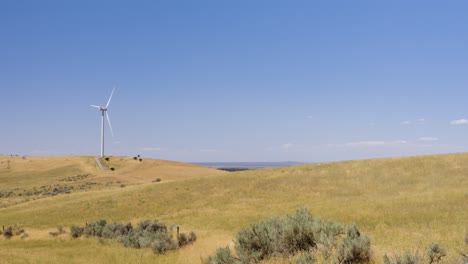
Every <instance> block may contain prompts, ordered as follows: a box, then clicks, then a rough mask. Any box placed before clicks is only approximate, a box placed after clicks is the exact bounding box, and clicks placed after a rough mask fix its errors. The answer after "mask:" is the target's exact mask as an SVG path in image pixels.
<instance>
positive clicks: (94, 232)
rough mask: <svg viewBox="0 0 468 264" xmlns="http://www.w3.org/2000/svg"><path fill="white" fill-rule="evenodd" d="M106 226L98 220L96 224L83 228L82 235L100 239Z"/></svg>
mask: <svg viewBox="0 0 468 264" xmlns="http://www.w3.org/2000/svg"><path fill="white" fill-rule="evenodd" d="M106 225H107V222H106V220H104V219H99V220H97V221H96V222H91V223H89V224H88V225H87V226H85V228H84V232H83V233H84V234H85V235H86V236H95V237H102V231H103V230H104V227H105V226H106Z"/></svg>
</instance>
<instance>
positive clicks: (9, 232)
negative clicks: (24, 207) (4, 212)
mask: <svg viewBox="0 0 468 264" xmlns="http://www.w3.org/2000/svg"><path fill="white" fill-rule="evenodd" d="M3 236H4V237H6V238H11V237H12V236H13V227H11V226H8V227H7V228H5V230H4V231H3Z"/></svg>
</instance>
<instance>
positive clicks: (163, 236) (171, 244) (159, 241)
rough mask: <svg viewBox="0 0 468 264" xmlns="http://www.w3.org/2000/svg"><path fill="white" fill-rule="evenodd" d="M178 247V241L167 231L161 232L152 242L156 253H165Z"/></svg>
mask: <svg viewBox="0 0 468 264" xmlns="http://www.w3.org/2000/svg"><path fill="white" fill-rule="evenodd" d="M177 248H178V245H177V243H176V242H175V241H174V240H173V239H172V238H171V237H169V236H168V235H167V233H160V234H159V235H158V236H157V237H156V239H154V242H153V244H152V249H153V252H154V253H157V254H163V253H165V252H166V251H171V250H175V249H177Z"/></svg>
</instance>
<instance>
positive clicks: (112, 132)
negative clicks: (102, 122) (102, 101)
mask: <svg viewBox="0 0 468 264" xmlns="http://www.w3.org/2000/svg"><path fill="white" fill-rule="evenodd" d="M106 117H107V123H109V127H110V131H111V134H112V137H114V131H113V130H112V125H111V122H110V119H109V114H108V113H107V111H106Z"/></svg>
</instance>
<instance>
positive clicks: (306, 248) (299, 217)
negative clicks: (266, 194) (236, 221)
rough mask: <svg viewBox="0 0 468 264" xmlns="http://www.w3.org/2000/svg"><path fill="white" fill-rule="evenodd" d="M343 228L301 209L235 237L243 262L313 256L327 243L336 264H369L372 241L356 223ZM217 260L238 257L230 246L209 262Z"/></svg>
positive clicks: (255, 226)
mask: <svg viewBox="0 0 468 264" xmlns="http://www.w3.org/2000/svg"><path fill="white" fill-rule="evenodd" d="M343 234H344V230H343V227H342V226H341V225H340V224H337V223H335V222H333V221H323V220H322V219H320V218H317V217H313V216H312V215H311V214H310V213H309V211H308V210H306V209H299V210H297V211H296V214H295V215H292V216H284V217H271V218H269V219H268V220H264V221H260V222H258V223H256V224H252V225H251V226H250V227H249V228H244V229H242V230H241V231H239V232H238V234H237V236H236V240H235V249H236V255H237V256H238V260H239V261H240V263H257V262H259V261H263V260H266V259H268V258H271V257H273V256H292V255H295V254H297V253H298V252H301V253H302V257H299V259H300V260H299V261H306V260H307V259H314V260H315V257H314V256H313V255H312V253H311V251H317V249H318V245H326V246H325V247H322V248H326V249H327V252H326V254H325V255H331V254H332V252H334V251H336V252H337V253H336V263H340V264H351V263H367V262H369V260H370V240H369V238H367V237H366V236H362V235H361V233H360V232H359V230H358V228H357V226H356V225H349V226H347V227H346V236H345V237H342V235H343ZM217 259H228V260H233V261H234V260H237V258H236V257H234V256H232V255H231V253H230V250H229V248H218V249H217V251H216V253H215V255H214V256H210V257H208V259H207V260H206V263H223V262H216V260H217Z"/></svg>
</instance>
